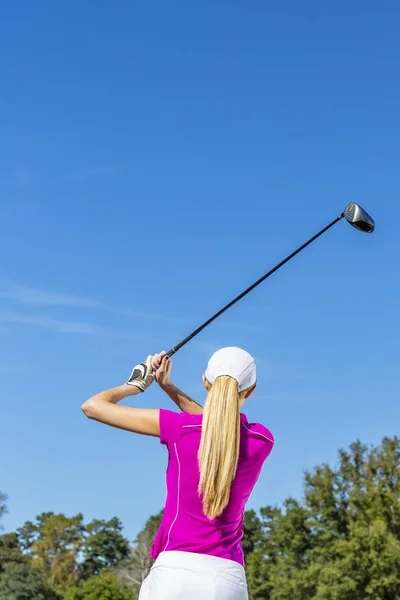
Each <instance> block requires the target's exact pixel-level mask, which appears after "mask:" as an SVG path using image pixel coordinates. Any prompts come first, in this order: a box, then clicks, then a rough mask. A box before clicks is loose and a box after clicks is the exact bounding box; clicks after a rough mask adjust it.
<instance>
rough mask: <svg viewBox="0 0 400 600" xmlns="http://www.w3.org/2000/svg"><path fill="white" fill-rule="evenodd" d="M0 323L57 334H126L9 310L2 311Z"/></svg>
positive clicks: (82, 323)
mask: <svg viewBox="0 0 400 600" xmlns="http://www.w3.org/2000/svg"><path fill="white" fill-rule="evenodd" d="M0 322H2V323H20V324H24V325H35V326H37V327H43V328H44V329H48V330H50V331H54V332H57V333H85V334H105V333H107V334H109V335H118V336H124V337H125V335H124V334H118V333H116V332H114V331H113V330H112V329H109V328H107V327H102V326H100V325H93V324H91V323H85V322H79V321H64V320H62V319H52V318H49V317H41V316H38V315H25V314H21V313H17V312H13V311H9V310H2V309H0Z"/></svg>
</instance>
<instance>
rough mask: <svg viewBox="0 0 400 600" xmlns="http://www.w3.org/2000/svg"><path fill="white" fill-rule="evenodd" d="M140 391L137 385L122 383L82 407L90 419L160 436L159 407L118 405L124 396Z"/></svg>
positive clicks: (95, 396) (93, 397)
mask: <svg viewBox="0 0 400 600" xmlns="http://www.w3.org/2000/svg"><path fill="white" fill-rule="evenodd" d="M139 393H140V390H139V389H138V388H136V387H133V386H129V385H126V384H125V385H121V386H119V387H115V388H112V389H110V390H105V391H104V392H100V393H99V394H95V395H94V396H92V397H91V398H89V400H86V402H84V403H83V404H82V407H81V408H82V410H83V412H84V413H85V415H86V416H87V417H88V418H89V419H94V420H95V421H100V423H105V424H106V425H111V426H112V427H118V428H119V429H125V430H126V431H132V432H134V433H142V434H144V435H152V436H155V437H160V425H159V415H160V411H159V410H158V409H152V408H132V407H130V406H117V402H119V401H120V400H122V399H123V398H126V397H127V396H135V395H136V394H139Z"/></svg>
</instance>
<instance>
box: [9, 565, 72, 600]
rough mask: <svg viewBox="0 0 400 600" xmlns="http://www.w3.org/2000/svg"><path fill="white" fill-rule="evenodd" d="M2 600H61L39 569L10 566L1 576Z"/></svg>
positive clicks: (27, 566) (29, 566)
mask: <svg viewBox="0 0 400 600" xmlns="http://www.w3.org/2000/svg"><path fill="white" fill-rule="evenodd" d="M0 600H60V599H59V597H58V596H57V595H56V594H55V593H54V592H53V591H52V590H51V589H50V588H49V587H48V585H47V584H46V582H45V581H44V578H43V575H42V574H41V572H40V571H39V570H38V569H35V568H33V567H32V566H31V565H29V564H28V563H24V564H10V565H8V566H7V567H6V568H5V570H4V571H3V573H2V574H1V576H0Z"/></svg>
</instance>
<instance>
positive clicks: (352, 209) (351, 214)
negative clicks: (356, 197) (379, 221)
mask: <svg viewBox="0 0 400 600" xmlns="http://www.w3.org/2000/svg"><path fill="white" fill-rule="evenodd" d="M343 215H344V216H345V217H346V220H347V221H348V222H349V223H350V225H352V226H353V227H355V228H356V229H358V230H359V231H363V232H364V233H372V232H373V231H374V229H375V221H374V220H373V218H372V217H370V216H369V214H368V213H367V212H366V211H365V210H364V209H363V208H361V206H359V205H358V204H356V203H355V202H350V204H349V205H348V206H346V208H345V210H344V213H343Z"/></svg>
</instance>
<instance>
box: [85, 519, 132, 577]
mask: <svg viewBox="0 0 400 600" xmlns="http://www.w3.org/2000/svg"><path fill="white" fill-rule="evenodd" d="M82 554H83V559H84V560H83V563H82V566H81V573H82V576H83V577H84V578H87V577H90V576H91V575H98V574H99V573H100V572H101V570H102V569H104V568H105V567H110V568H114V567H116V566H117V565H118V563H120V562H121V561H123V560H125V559H127V558H128V555H129V543H128V540H127V539H125V538H124V536H123V535H122V524H121V522H120V520H119V519H117V518H116V517H114V518H113V519H111V520H110V521H104V520H97V519H95V520H94V521H92V522H91V523H89V525H87V526H86V537H85V538H84V542H83V547H82Z"/></svg>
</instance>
